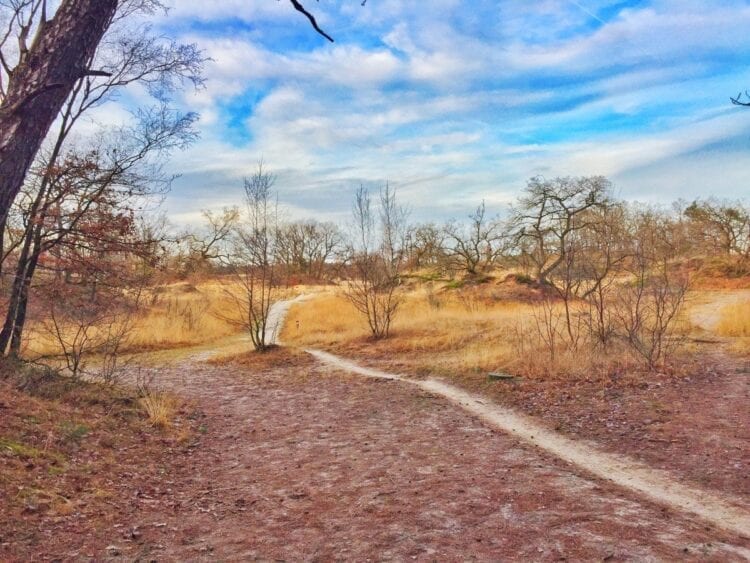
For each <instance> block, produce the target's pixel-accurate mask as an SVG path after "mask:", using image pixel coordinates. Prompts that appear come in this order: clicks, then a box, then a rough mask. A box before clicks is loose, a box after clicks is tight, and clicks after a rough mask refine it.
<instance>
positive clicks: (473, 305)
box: [282, 287, 633, 377]
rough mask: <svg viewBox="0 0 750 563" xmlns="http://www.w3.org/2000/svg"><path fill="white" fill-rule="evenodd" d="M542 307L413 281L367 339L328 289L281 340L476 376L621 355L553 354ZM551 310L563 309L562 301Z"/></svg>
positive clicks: (601, 361) (602, 362)
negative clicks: (384, 334)
mask: <svg viewBox="0 0 750 563" xmlns="http://www.w3.org/2000/svg"><path fill="white" fill-rule="evenodd" d="M540 314H541V313H540V306H539V305H538V304H535V303H534V302H532V301H521V300H516V299H512V300H511V299H502V298H497V297H495V296H493V294H492V291H491V290H487V289H483V288H463V289H461V290H458V291H456V290H445V289H442V290H441V289H437V290H434V289H429V288H425V287H422V288H418V289H416V290H412V291H409V292H407V293H405V294H404V295H402V304H401V306H400V307H399V309H398V312H397V315H396V318H395V320H394V323H393V327H392V334H391V338H388V339H384V340H380V341H374V340H372V339H371V338H370V334H369V332H368V328H367V325H366V323H365V321H364V319H363V317H362V316H361V315H360V314H359V313H358V312H357V311H356V310H355V309H354V307H353V306H352V305H351V303H349V302H348V301H347V300H346V298H345V297H344V296H343V295H342V294H340V293H339V294H337V293H329V294H327V295H323V296H319V297H317V298H315V299H312V300H309V301H306V302H303V303H301V304H299V305H297V306H295V307H293V308H292V310H291V312H290V315H289V318H288V321H287V323H286V325H285V330H284V333H283V334H282V339H283V340H284V341H285V342H287V343H290V344H295V345H298V346H316V347H322V348H328V349H332V350H337V351H340V352H346V353H353V354H356V355H357V356H359V357H365V358H366V357H370V358H372V359H376V358H377V359H379V360H383V359H385V360H389V361H391V362H393V363H396V364H400V365H402V366H403V368H404V369H408V370H409V371H412V372H416V373H424V374H427V373H430V374H446V375H474V376H476V375H481V376H483V377H484V376H486V373H487V372H492V371H502V372H509V373H513V374H520V375H524V376H530V377H551V376H554V377H570V376H580V375H584V374H591V373H601V372H603V371H606V370H607V369H609V368H611V367H612V365H613V363H618V362H619V363H630V362H632V361H633V359H632V358H630V357H627V356H626V355H609V356H607V357H603V355H602V354H594V353H591V352H589V351H586V350H584V349H583V348H582V347H579V349H578V350H572V349H570V347H568V346H565V345H564V343H563V342H562V341H560V342H558V343H557V345H556V349H555V354H554V358H553V357H552V355H551V353H550V349H549V347H548V346H546V345H544V343H543V342H540V339H539V336H538V322H537V319H539V315H540ZM554 314H555V315H559V314H561V308H560V306H559V305H557V306H555V307H554Z"/></svg>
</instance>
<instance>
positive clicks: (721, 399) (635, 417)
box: [339, 344, 750, 509]
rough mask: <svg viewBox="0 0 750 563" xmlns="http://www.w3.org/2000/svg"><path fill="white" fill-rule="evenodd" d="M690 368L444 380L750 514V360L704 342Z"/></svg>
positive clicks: (395, 367) (354, 353)
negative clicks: (716, 494) (721, 496)
mask: <svg viewBox="0 0 750 563" xmlns="http://www.w3.org/2000/svg"><path fill="white" fill-rule="evenodd" d="M339 353H340V354H342V355H347V356H349V357H355V358H360V360H361V361H362V362H363V363H365V364H367V365H371V366H373V367H379V368H381V369H385V370H388V371H391V372H395V373H403V374H409V373H413V375H414V376H415V377H424V375H423V374H422V375H417V373H418V368H416V367H414V366H412V365H411V362H410V360H409V359H408V358H403V357H399V358H398V359H395V358H394V359H391V360H390V361H388V360H380V361H378V360H377V359H375V357H374V356H373V354H372V353H371V352H370V351H368V350H367V349H366V348H364V347H357V346H349V347H348V348H346V349H345V350H344V351H342V352H339ZM690 361H691V362H692V363H690V364H685V365H682V366H681V367H680V369H679V374H671V375H670V374H659V373H653V374H644V373H632V374H631V373H622V374H614V375H612V376H609V377H600V376H597V377H594V378H592V379H565V378H552V379H547V380H532V379H519V380H515V381H513V382H503V381H488V379H487V376H486V374H472V375H464V376H455V377H452V378H449V379H447V380H448V381H449V382H450V383H453V384H455V385H458V386H460V387H463V388H466V389H469V390H471V391H473V392H477V393H480V394H482V395H485V396H486V397H488V398H489V399H491V400H493V401H496V402H498V403H499V404H502V405H505V406H509V407H512V408H514V409H516V410H518V411H519V412H523V413H526V414H528V415H531V416H533V417H535V418H536V419H538V420H542V421H545V422H546V423H547V425H548V426H549V427H550V428H552V429H554V430H556V431H558V432H561V433H562V434H565V435H567V436H569V437H571V438H576V439H581V440H589V441H591V442H594V443H595V445H596V446H597V447H599V448H601V449H603V450H605V451H611V452H614V453H619V454H625V455H628V456H630V457H632V458H635V459H638V460H641V461H644V462H646V463H647V464H649V465H651V466H652V467H655V468H659V469H665V470H668V471H670V472H672V474H673V475H674V476H676V477H677V478H678V479H679V480H680V481H683V482H685V483H686V484H689V485H693V486H699V487H702V488H706V489H708V490H714V491H720V492H724V493H728V494H729V495H731V496H732V497H733V498H734V499H737V500H739V503H740V504H742V505H744V506H745V507H747V508H748V509H750V407H749V406H748V405H750V359H744V358H739V357H736V356H733V355H731V354H729V353H727V352H726V351H724V349H723V347H722V346H717V345H716V344H706V345H704V351H703V352H699V353H698V354H697V355H696V356H695V357H694V358H693V359H692V360H690Z"/></svg>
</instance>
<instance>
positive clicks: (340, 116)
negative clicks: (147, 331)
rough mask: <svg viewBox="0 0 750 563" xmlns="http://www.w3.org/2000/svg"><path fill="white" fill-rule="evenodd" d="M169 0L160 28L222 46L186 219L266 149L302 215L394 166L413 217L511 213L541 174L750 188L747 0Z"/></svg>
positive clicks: (638, 186)
mask: <svg viewBox="0 0 750 563" xmlns="http://www.w3.org/2000/svg"><path fill="white" fill-rule="evenodd" d="M361 4H362V2H361V0H320V1H319V2H316V1H312V0H307V1H306V2H305V5H306V6H307V7H308V9H309V10H310V11H311V12H313V13H314V14H315V15H316V17H317V18H318V21H319V23H320V25H321V27H323V29H325V31H327V32H328V33H330V34H331V35H332V36H333V37H334V38H335V42H334V43H329V42H328V41H326V40H325V39H324V38H322V37H321V36H319V35H317V34H316V33H315V32H314V31H313V30H312V28H311V27H310V26H309V25H308V23H307V21H306V20H305V19H304V17H302V15H301V14H299V13H297V12H296V11H294V9H293V8H292V6H291V4H290V3H289V2H288V1H287V0H222V1H206V0H172V9H171V11H170V13H169V15H168V16H167V17H159V18H158V19H157V21H156V22H155V25H156V26H157V28H158V29H159V30H160V31H161V32H162V33H164V34H165V35H167V36H170V37H176V38H177V39H178V40H180V41H184V42H190V43H196V44H197V45H198V46H199V47H200V48H201V49H203V50H204V52H205V54H206V55H207V56H208V57H210V58H211V60H210V61H209V62H208V63H207V65H206V72H205V75H206V76H205V77H206V84H205V87H204V88H202V89H199V90H197V91H195V90H192V89H191V90H188V91H186V92H184V93H183V94H181V96H180V99H179V104H180V106H181V107H183V108H184V109H187V110H192V111H197V112H199V113H200V116H201V117H200V121H199V123H198V127H199V129H200V133H201V138H200V140H199V141H198V142H196V143H195V144H194V145H193V146H192V147H191V148H190V149H188V150H187V151H184V152H180V153H178V154H175V155H174V157H173V158H172V161H171V163H170V169H171V170H172V171H173V172H175V173H179V174H180V175H181V176H180V178H178V179H177V180H176V181H175V183H174V185H173V189H172V192H171V194H170V195H169V196H168V198H167V200H166V202H165V205H166V210H167V212H168V215H169V217H170V218H171V219H172V221H173V222H175V223H178V224H186V223H192V222H195V221H198V220H199V217H200V215H199V213H200V210H202V209H220V208H221V207H222V206H226V205H232V204H238V203H240V202H241V193H242V179H243V177H244V176H247V175H249V174H252V172H253V170H254V169H255V166H256V164H257V162H258V160H259V159H262V160H263V161H264V163H265V166H266V167H267V168H269V169H271V170H272V171H273V172H274V173H275V174H276V176H277V181H276V188H277V190H278V193H279V199H280V201H281V202H282V204H283V206H284V208H285V210H286V213H288V215H289V217H290V218H295V219H301V218H316V219H320V220H339V221H340V220H345V219H346V217H348V215H349V213H350V210H351V203H352V199H353V194H354V191H355V190H356V189H357V187H359V185H360V184H364V185H366V186H368V187H370V188H372V189H377V188H378V187H379V186H382V185H383V184H384V183H385V182H389V183H390V184H391V185H392V186H394V187H395V188H396V190H397V194H398V198H399V200H400V201H401V203H403V204H405V205H406V206H407V207H409V208H410V209H411V214H412V218H413V219H414V220H417V221H426V220H435V221H438V222H441V221H443V220H447V219H451V218H459V219H460V218H462V217H465V216H466V215H467V214H468V213H470V212H471V210H472V209H473V208H476V206H477V205H478V204H479V203H480V202H481V201H482V200H485V201H486V205H487V208H488V210H491V211H493V212H494V213H502V212H503V210H504V209H506V208H507V206H508V204H510V203H511V202H512V201H513V200H514V198H515V197H517V195H518V194H519V192H520V190H522V189H523V187H524V186H525V184H526V181H527V179H528V178H530V177H532V176H536V175H542V176H545V177H555V176H584V175H605V176H607V177H608V178H609V179H610V180H612V182H613V184H614V189H615V194H616V195H617V196H619V197H621V198H624V199H629V200H638V201H643V202H654V203H668V202H670V201H672V200H674V199H677V198H684V199H687V200H691V199H694V198H698V197H708V196H718V197H727V198H741V197H746V196H750V182H749V180H750V166H748V156H749V155H750V108H741V107H737V106H733V105H732V104H731V103H730V101H729V97H730V96H735V95H737V93H738V92H740V91H741V90H743V89H745V88H750V34H748V30H750V2H748V1H733V0H727V1H722V0H716V1H711V2H706V1H693V0H672V1H668V0H650V1H649V0H643V1H637V0H632V1H618V0H576V1H574V0H538V1H534V2H526V1H521V0H429V1H428V0H423V1H415V0H368V1H367V2H366V4H365V5H364V6H363V5H361Z"/></svg>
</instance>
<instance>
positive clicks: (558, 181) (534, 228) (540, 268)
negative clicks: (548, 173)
mask: <svg viewBox="0 0 750 563" xmlns="http://www.w3.org/2000/svg"><path fill="white" fill-rule="evenodd" d="M610 190H611V184H610V182H609V181H608V180H607V179H606V178H604V177H602V176H591V177H580V178H569V177H568V178H554V179H552V180H545V179H544V178H541V177H535V178H532V179H531V180H529V182H528V184H527V186H526V189H525V191H524V195H523V196H521V197H520V198H519V202H518V206H517V207H516V208H515V209H514V210H513V212H512V217H511V222H510V229H511V232H512V236H513V238H514V242H515V246H516V248H519V249H520V250H521V253H522V255H523V258H526V259H528V260H530V261H531V263H532V264H533V265H534V267H535V271H536V277H537V279H538V280H539V281H540V282H541V283H547V282H548V281H549V280H548V278H549V275H550V274H551V273H552V272H553V271H554V270H555V269H556V268H558V267H560V266H561V265H562V264H563V263H564V262H565V260H566V252H568V250H569V249H570V248H571V245H570V244H569V238H570V237H571V236H572V234H573V233H575V232H576V231H578V230H580V229H585V228H586V227H588V226H589V225H590V217H592V215H591V214H589V213H587V212H588V211H589V210H594V209H601V208H604V207H606V206H607V205H609V202H610V196H609V192H610Z"/></svg>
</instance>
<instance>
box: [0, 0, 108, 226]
mask: <svg viewBox="0 0 750 563" xmlns="http://www.w3.org/2000/svg"><path fill="white" fill-rule="evenodd" d="M117 3H118V0H63V2H62V4H61V5H60V7H59V8H58V9H57V12H56V13H55V16H54V17H53V18H52V19H51V20H50V21H48V22H43V23H42V24H41V25H42V26H43V27H42V29H41V32H40V33H39V34H38V35H37V38H36V40H35V41H34V43H33V44H32V45H31V48H30V49H29V51H28V53H27V54H26V56H24V58H23V59H22V60H21V61H20V62H19V64H18V66H17V67H16V68H15V69H14V70H13V73H12V75H11V77H10V80H9V83H8V90H7V92H8V93H7V96H6V97H5V99H4V100H3V102H2V105H0V222H4V221H5V218H6V217H7V216H8V211H9V210H10V207H11V205H12V203H13V200H14V199H15V197H16V195H18V192H19V190H20V189H21V186H22V185H23V181H24V178H25V176H26V173H27V172H28V169H29V167H30V166H31V164H32V162H33V160H34V157H35V156H36V153H37V151H38V150H39V147H40V146H41V144H42V141H43V140H44V137H45V136H46V135H47V132H48V131H49V128H50V127H51V126H52V123H53V122H54V121H55V118H56V117H57V116H58V114H59V112H60V109H61V108H62V106H63V104H64V103H65V99H66V98H67V97H68V95H69V94H70V91H71V90H72V88H73V86H74V85H75V82H76V80H78V79H79V78H81V77H82V76H85V74H86V72H87V71H88V70H89V69H88V66H89V64H90V62H91V60H92V59H93V57H94V53H95V52H96V48H97V46H98V45H99V42H100V41H101V39H102V36H103V35H104V32H105V31H106V30H107V28H108V27H109V25H110V23H111V21H112V18H113V17H114V15H115V11H116V9H117Z"/></svg>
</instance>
